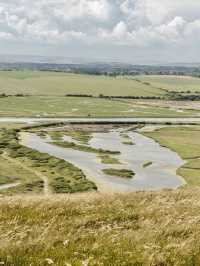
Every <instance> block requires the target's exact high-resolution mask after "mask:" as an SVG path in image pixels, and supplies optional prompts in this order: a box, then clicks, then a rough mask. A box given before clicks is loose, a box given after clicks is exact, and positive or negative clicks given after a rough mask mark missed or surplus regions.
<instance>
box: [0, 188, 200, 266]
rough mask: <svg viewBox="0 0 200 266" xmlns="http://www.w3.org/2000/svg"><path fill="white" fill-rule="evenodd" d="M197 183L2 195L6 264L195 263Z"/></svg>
mask: <svg viewBox="0 0 200 266" xmlns="http://www.w3.org/2000/svg"><path fill="white" fill-rule="evenodd" d="M199 195H200V190H199V189H183V190H176V191H162V192H149V193H145V192H143V193H132V194H124V195H110V196H108V195H97V194H96V195H90V194H87V197H85V195H82V196H81V195H80V196H74V198H73V197H72V198H69V197H68V196H50V197H46V198H42V197H41V198H40V197H13V198H11V197H10V198H0V206H1V208H0V224H1V227H0V234H1V239H2V241H0V262H1V263H2V264H3V265H5V266H10V265H14V266H18V265H20V266H27V265H32V266H43V265H56V266H63V265H67V266H70V265H71V266H82V265H89V266H96V265H110V266H121V265H130V266H131V265H135V266H136V265H137V266H150V265H151V266H158V265H163V266H171V265H174V266H198V265H199V264H200V249H199V247H200V223H199V220H200V201H199V197H200V196H199Z"/></svg>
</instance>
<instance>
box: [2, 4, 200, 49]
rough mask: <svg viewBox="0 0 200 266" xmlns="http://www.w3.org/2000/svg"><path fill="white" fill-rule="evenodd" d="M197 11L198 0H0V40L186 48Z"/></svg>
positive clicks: (198, 25) (195, 29)
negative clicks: (180, 46)
mask: <svg viewBox="0 0 200 266" xmlns="http://www.w3.org/2000/svg"><path fill="white" fill-rule="evenodd" d="M199 10H200V1H199V0H190V1H189V0H175V1H174V0H162V1H161V0H34V1H32V0H0V40H1V39H4V40H5V39H11V38H12V39H13V41H14V40H17V41H20V40H22V41H26V40H34V41H36V42H37V40H39V41H40V42H41V41H42V42H44V43H52V44H56V43H57V44H59V43H63V44H65V43H66V44H67V43H68V42H72V43H73V42H77V41H78V42H80V40H81V42H85V43H91V44H93V45H95V44H99V45H102V43H103V44H104V45H107V44H108V45H110V44H112V45H114V46H133V47H138V48H139V47H150V48H151V47H152V46H154V47H155V46H157V47H158V49H159V47H161V46H162V45H165V46H167V45H169V46H171V45H177V47H178V45H182V44H183V42H184V45H187V44H188V45H189V46H190V47H191V46H192V45H193V43H194V40H195V38H197V35H199V33H200V15H199ZM183 40H184V41H183ZM160 45H161V46H160Z"/></svg>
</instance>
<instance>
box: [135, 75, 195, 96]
mask: <svg viewBox="0 0 200 266" xmlns="http://www.w3.org/2000/svg"><path fill="white" fill-rule="evenodd" d="M137 78H138V79H139V80H141V81H142V82H149V83H150V84H151V85H152V86H153V87H156V88H160V89H164V90H168V91H178V92H187V91H190V92H193V93H194V92H200V78H194V77H189V76H165V75H163V76H162V75H160V76H158V75H157V76H156V75H155V76H138V77H137Z"/></svg>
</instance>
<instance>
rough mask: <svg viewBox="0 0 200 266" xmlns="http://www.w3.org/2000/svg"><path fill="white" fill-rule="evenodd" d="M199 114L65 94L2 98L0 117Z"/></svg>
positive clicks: (0, 101) (178, 115) (173, 115)
mask: <svg viewBox="0 0 200 266" xmlns="http://www.w3.org/2000/svg"><path fill="white" fill-rule="evenodd" d="M198 115H199V111H198V110H187V109H183V110H182V109H172V108H167V107H157V106H151V105H149V106H148V105H146V104H140V103H137V102H135V101H122V100H109V99H100V98H83V97H80V98H79V97H64V96H63V97H59V96H49V97H46V96H27V97H15V96H10V97H5V98H0V116H1V117H3V116H4V117H5V116H7V117H8V116H14V117H196V116H198Z"/></svg>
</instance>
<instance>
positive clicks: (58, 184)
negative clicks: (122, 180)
mask: <svg viewBox="0 0 200 266" xmlns="http://www.w3.org/2000/svg"><path fill="white" fill-rule="evenodd" d="M0 151H1V154H2V155H1V156H4V157H5V155H6V160H5V162H6V164H2V165H1V164H0V171H1V173H4V172H5V174H3V175H4V176H10V177H11V178H14V177H16V178H17V181H18V180H19V182H20V185H19V186H17V187H15V188H9V189H6V190H2V191H1V193H3V194H16V193H30V192H40V193H42V192H43V191H42V190H43V189H44V184H43V182H44V180H48V181H47V183H48V187H49V191H50V192H51V193H75V192H83V191H91V190H96V189H97V188H96V186H95V184H94V183H93V182H90V181H89V180H88V179H87V178H86V176H85V174H84V173H83V171H82V170H80V169H79V168H77V167H75V166H74V165H72V164H71V163H69V162H67V161H65V160H61V159H58V158H56V157H53V156H50V155H48V154H45V153H40V152H38V151H36V150H32V149H30V148H27V147H25V146H22V145H20V144H19V141H18V133H17V131H16V130H5V129H2V130H1V131H0ZM0 159H1V158H0ZM9 165H10V169H9ZM4 168H6V170H7V171H8V173H7V172H6V170H5V169H4ZM24 171H25V172H24ZM14 173H16V174H14Z"/></svg>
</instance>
